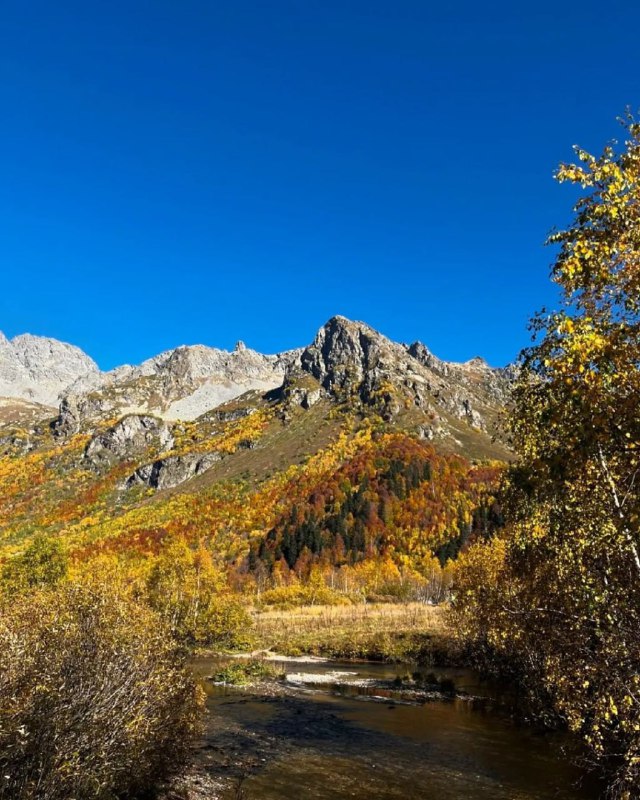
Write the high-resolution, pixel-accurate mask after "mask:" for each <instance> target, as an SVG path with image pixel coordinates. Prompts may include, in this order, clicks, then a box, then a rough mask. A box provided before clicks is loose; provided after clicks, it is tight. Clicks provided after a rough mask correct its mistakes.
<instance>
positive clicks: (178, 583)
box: [146, 539, 252, 647]
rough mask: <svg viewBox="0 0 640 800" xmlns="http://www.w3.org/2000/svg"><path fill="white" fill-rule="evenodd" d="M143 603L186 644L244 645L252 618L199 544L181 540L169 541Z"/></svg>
mask: <svg viewBox="0 0 640 800" xmlns="http://www.w3.org/2000/svg"><path fill="white" fill-rule="evenodd" d="M146 599H147V602H148V604H149V605H150V606H151V608H153V609H154V610H155V611H156V612H157V613H158V614H159V615H160V617H161V618H162V619H163V620H164V621H165V622H166V624H167V625H168V626H169V628H170V629H171V632H172V634H173V635H174V636H175V638H176V639H178V640H179V641H180V642H183V643H184V644H187V645H200V646H210V645H215V646H217V647H236V646H243V645H244V644H246V639H247V632H248V630H249V628H250V627H251V624H252V623H251V617H250V616H249V614H248V612H247V611H246V609H245V608H244V606H243V604H242V603H241V602H240V600H239V598H238V597H237V596H235V595H233V594H232V593H231V592H229V591H228V589H227V588H226V579H225V576H224V575H223V574H222V573H221V572H220V570H219V569H218V568H216V566H215V565H214V564H213V561H212V559H211V554H210V553H209V551H208V550H207V549H206V548H205V547H204V546H203V545H202V544H201V545H200V546H199V547H198V548H197V549H195V550H194V549H192V548H191V547H189V545H188V544H187V543H186V542H184V541H183V540H181V539H170V540H168V541H167V542H166V543H165V545H164V547H163V549H162V552H161V554H160V556H159V557H158V558H157V559H156V562H155V564H154V566H153V568H152V569H151V572H150V574H149V578H148V580H147V586H146Z"/></svg>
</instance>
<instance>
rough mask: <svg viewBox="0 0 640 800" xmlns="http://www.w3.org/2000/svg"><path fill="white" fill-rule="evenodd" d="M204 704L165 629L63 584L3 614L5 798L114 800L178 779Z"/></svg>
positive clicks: (90, 591) (107, 596) (144, 612)
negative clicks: (174, 776) (175, 773)
mask: <svg viewBox="0 0 640 800" xmlns="http://www.w3.org/2000/svg"><path fill="white" fill-rule="evenodd" d="M201 702H202V701H201V697H200V693H199V690H197V689H196V687H195V686H194V683H193V681H192V679H191V678H190V677H189V676H188V675H187V673H186V672H185V670H184V666H183V663H182V661H181V658H180V657H179V655H178V653H177V651H176V649H175V645H174V644H172V642H171V640H170V638H168V637H167V636H166V634H165V631H164V629H163V627H162V626H161V625H160V624H159V622H158V618H157V617H156V616H155V615H154V614H153V613H152V612H151V611H150V610H149V609H147V608H145V607H143V606H141V605H138V604H137V603H135V602H134V601H133V600H131V599H130V598H129V597H127V596H126V595H124V594H122V593H120V594H118V593H116V594H114V593H113V591H112V590H110V591H108V590H107V589H105V588H103V589H96V587H92V588H88V587H86V586H85V587H80V586H77V585H72V584H66V585H63V586H61V587H58V588H57V589H56V590H53V589H48V590H40V591H38V592H36V593H35V594H32V595H30V596H27V595H23V596H21V597H18V598H17V599H14V600H12V602H11V604H10V605H9V604H8V603H7V604H6V605H5V607H4V608H3V609H2V610H0V798H3V799H4V798H6V799H7V800H8V799H9V798H11V800H36V798H37V800H69V798H77V800H114V798H125V797H126V798H136V797H140V796H142V795H143V794H145V793H148V792H149V791H151V790H153V789H154V788H155V787H156V786H157V785H158V783H159V782H161V781H162V780H163V779H165V778H166V777H168V776H169V775H170V774H171V773H172V772H173V771H174V770H176V769H178V768H179V767H180V766H181V765H182V763H183V761H184V759H185V757H186V755H187V753H188V749H189V746H190V744H191V742H192V738H193V736H194V734H195V733H196V732H197V729H198V722H199V716H200V713H199V712H200V706H201Z"/></svg>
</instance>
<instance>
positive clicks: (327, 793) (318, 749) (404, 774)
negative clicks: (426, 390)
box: [196, 659, 599, 800]
mask: <svg viewBox="0 0 640 800" xmlns="http://www.w3.org/2000/svg"><path fill="white" fill-rule="evenodd" d="M220 664H221V662H220V660H219V659H200V660H199V661H198V662H197V663H196V669H197V671H198V673H199V674H200V675H201V676H203V678H205V681H204V685H205V688H206V690H207V694H208V710H209V714H208V723H207V733H206V737H205V740H204V742H203V744H202V748H201V750H200V757H201V762H202V764H203V766H206V768H207V770H211V771H212V772H213V773H215V774H218V775H222V776H223V781H224V783H225V786H226V787H227V788H226V795H225V796H226V797H229V798H234V797H236V796H241V797H244V798H246V800H306V798H309V800H342V798H356V799H357V800H372V799H373V798H375V799H376V800H396V799H399V798H403V800H407V798H410V799H411V800H412V799H413V798H416V800H417V799H418V798H423V799H425V800H428V799H430V798H433V800H462V799H463V798H469V799H470V800H485V799H486V800H503V799H504V800H525V799H526V800H534V798H535V800H542V798H549V799H550V798H555V799H556V800H569V798H572V799H573V800H578V798H596V797H598V794H599V792H598V791H597V788H596V787H595V786H594V785H593V784H591V785H588V784H587V783H586V782H585V781H584V780H583V781H581V780H580V777H581V776H580V772H579V771H578V770H577V769H576V768H575V767H573V766H572V765H571V759H570V758H569V757H568V756H567V755H563V748H564V747H565V746H566V745H567V744H568V740H567V739H566V737H563V736H560V735H558V734H548V733H547V734H544V733H540V732H539V731H536V730H535V729H534V728H532V727H529V726H527V725H518V724H516V723H515V722H514V720H513V718H512V715H511V714H510V713H508V711H507V710H506V707H507V706H508V703H505V702H504V698H501V697H500V693H499V691H498V690H497V688H496V687H492V686H490V685H488V684H486V683H483V682H482V681H480V679H479V678H478V676H477V675H476V674H474V673H473V672H470V671H465V670H455V669H448V670H442V669H440V670H436V675H437V678H438V680H439V681H440V683H441V686H442V687H446V688H447V691H448V692H449V693H450V694H451V696H450V697H441V698H440V699H425V696H419V695H418V696H416V695H412V694H411V692H407V691H403V690H402V689H401V688H399V687H398V684H399V683H400V679H403V681H404V679H405V678H406V676H407V675H410V674H411V671H412V669H415V668H413V667H411V666H402V665H383V664H354V663H337V662H313V663H300V662H296V661H282V662H277V666H281V667H282V668H283V670H284V671H285V672H286V673H287V675H288V680H287V682H285V684H284V685H283V687H282V688H280V687H274V688H273V689H269V687H260V688H256V689H246V688H244V689H243V688H233V687H225V686H216V685H213V684H212V683H211V682H210V681H207V680H206V676H208V675H211V674H212V673H214V672H215V671H216V670H217V669H219V667H220ZM429 680H432V678H430V679H429ZM405 685H406V684H405ZM453 687H454V688H453ZM240 780H241V781H242V792H240V793H238V794H236V791H235V787H236V786H237V784H238V781H240Z"/></svg>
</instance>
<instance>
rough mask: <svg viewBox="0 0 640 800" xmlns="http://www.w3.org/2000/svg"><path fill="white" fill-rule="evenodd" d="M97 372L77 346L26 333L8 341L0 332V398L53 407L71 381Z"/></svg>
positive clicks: (93, 364)
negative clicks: (17, 399)
mask: <svg viewBox="0 0 640 800" xmlns="http://www.w3.org/2000/svg"><path fill="white" fill-rule="evenodd" d="M97 373H98V367H97V366H96V364H95V362H94V361H93V360H92V359H91V358H89V356H88V355H86V354H85V353H83V352H82V350H80V348H78V347H74V346H73V345H70V344H65V343H64V342H59V341H57V340H56V339H48V338H46V337H43V336H32V335H31V334H28V333H25V334H23V335H21V336H16V337H15V338H14V339H11V340H9V339H7V337H6V336H5V335H4V334H2V333H0V397H11V398H20V399H23V400H29V401H30V402H33V403H40V404H42V405H45V406H49V407H50V406H56V405H57V404H58V399H59V397H60V395H61V394H62V393H63V392H64V391H65V390H66V389H68V388H69V386H70V385H71V384H72V383H74V381H76V380H78V378H80V377H82V376H84V375H94V374H97Z"/></svg>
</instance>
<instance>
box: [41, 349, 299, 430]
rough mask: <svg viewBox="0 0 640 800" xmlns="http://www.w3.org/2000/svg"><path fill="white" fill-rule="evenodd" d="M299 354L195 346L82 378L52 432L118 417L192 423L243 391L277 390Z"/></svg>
mask: <svg viewBox="0 0 640 800" xmlns="http://www.w3.org/2000/svg"><path fill="white" fill-rule="evenodd" d="M299 353H300V351H290V352H287V353H281V354H279V355H274V356H265V355H262V354H261V353H257V352H256V351H255V350H249V349H248V348H246V347H245V346H243V345H242V346H237V347H236V349H235V350H234V351H233V352H227V351H226V350H218V349H216V348H212V347H204V346H203V345H195V346H191V347H178V348H177V349H175V350H169V351H167V352H165V353H161V354H160V355H159V356H156V357H155V358H151V359H149V360H148V361H145V362H143V363H142V364H141V365H140V366H139V367H129V366H125V367H118V368H117V369H115V370H112V371H111V372H106V373H101V374H97V375H89V376H85V377H84V378H81V379H80V380H78V381H76V382H75V383H74V384H73V385H72V386H71V387H70V389H69V390H68V391H67V392H66V394H65V396H64V398H63V400H62V404H61V407H60V418H59V420H58V423H57V425H56V429H57V430H58V431H59V432H60V433H64V434H67V433H69V432H72V431H76V430H79V429H80V428H81V426H82V423H83V421H85V420H95V419H105V418H108V417H110V416H121V415H122V414H153V415H157V416H160V417H162V418H163V419H166V420H178V419H181V420H193V419H196V418H197V417H199V416H201V415H202V414H203V413H205V412H206V411H208V410H210V409H212V408H215V407H217V406H219V405H221V404H222V403H226V402H228V401H229V400H233V399H234V398H236V397H238V396H239V395H241V394H244V393H245V392H247V391H249V390H252V389H254V390H259V391H261V392H268V391H270V390H272V389H276V388H278V387H279V386H281V385H282V381H283V378H284V374H285V370H286V368H287V367H288V366H289V365H290V364H292V363H294V362H295V361H296V359H297V358H298V356H299Z"/></svg>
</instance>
